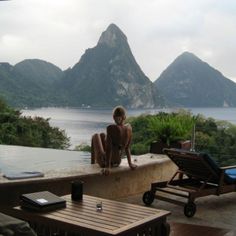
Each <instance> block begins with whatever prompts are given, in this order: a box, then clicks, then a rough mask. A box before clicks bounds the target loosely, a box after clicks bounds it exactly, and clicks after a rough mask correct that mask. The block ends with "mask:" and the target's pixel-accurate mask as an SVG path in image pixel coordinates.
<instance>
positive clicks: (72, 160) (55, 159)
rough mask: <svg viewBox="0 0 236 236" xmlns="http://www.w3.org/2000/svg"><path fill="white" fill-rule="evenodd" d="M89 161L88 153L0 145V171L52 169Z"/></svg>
mask: <svg viewBox="0 0 236 236" xmlns="http://www.w3.org/2000/svg"><path fill="white" fill-rule="evenodd" d="M89 163H90V153H88V152H80V151H79V152H78V151H65V150H57V149H48V148H32V147H22V146H11V145H0V173H4V174H6V173H11V172H17V171H42V172H43V171H49V170H50V171H52V170H55V169H56V170H57V171H58V170H60V169H65V168H70V167H74V166H75V165H78V164H79V165H84V164H89Z"/></svg>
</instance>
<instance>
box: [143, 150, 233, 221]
mask: <svg viewBox="0 0 236 236" xmlns="http://www.w3.org/2000/svg"><path fill="white" fill-rule="evenodd" d="M164 153H165V154H167V155H168V156H169V158H170V159H171V160H172V161H173V162H174V163H175V164H176V165H177V166H178V170H177V171H176V172H175V174H174V175H173V176H172V178H171V179H170V180H169V181H165V182H157V183H152V184H151V190H150V191H147V192H145V193H144V195H143V202H144V203H145V204H146V205H150V204H152V202H153V201H154V199H155V198H156V199H160V200H163V201H168V202H171V203H174V204H179V205H183V206H184V214H185V216H187V217H192V216H194V214H195V213H196V204H195V203H194V201H195V199H196V198H199V197H204V196H208V195H218V196H219V195H220V194H224V193H229V192H233V191H236V166H227V167H219V166H218V165H217V164H216V163H215V162H214V160H213V159H211V157H210V156H209V155H208V154H206V153H197V152H190V151H185V150H182V149H164ZM183 199H187V202H186V200H185V201H183Z"/></svg>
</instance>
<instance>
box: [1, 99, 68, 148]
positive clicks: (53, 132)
mask: <svg viewBox="0 0 236 236" xmlns="http://www.w3.org/2000/svg"><path fill="white" fill-rule="evenodd" d="M0 144H9V145H21V146H30V147H44V148H57V149H65V148H67V147H68V146H69V138H68V137H67V136H66V134H65V131H64V130H60V129H59V128H57V127H51V126H50V124H49V119H44V118H41V117H33V118H32V117H24V116H22V115H21V113H20V111H18V110H14V109H12V108H10V107H9V106H7V105H6V103H5V102H4V101H3V100H0Z"/></svg>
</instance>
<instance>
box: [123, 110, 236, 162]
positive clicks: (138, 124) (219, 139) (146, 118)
mask: <svg viewBox="0 0 236 236" xmlns="http://www.w3.org/2000/svg"><path fill="white" fill-rule="evenodd" d="M128 122H129V123H130V124H131V125H132V128H133V139H132V146H131V150H132V153H133V154H143V153H145V152H148V150H149V147H150V144H151V143H152V142H154V141H158V140H161V141H163V142H166V143H171V142H173V141H178V140H187V139H191V136H192V131H193V126H194V125H195V150H196V151H198V152H207V153H208V154H210V155H211V156H212V157H213V158H214V159H215V161H216V162H217V163H218V164H219V165H221V166H225V165H232V164H236V126H235V125H233V124H231V123H229V122H227V121H216V120H214V119H213V118H205V117H203V116H202V115H197V116H194V115H192V114H191V113H190V112H187V111H185V110H180V111H178V112H172V113H164V112H161V113H158V114H155V115H141V116H138V117H131V118H129V119H128Z"/></svg>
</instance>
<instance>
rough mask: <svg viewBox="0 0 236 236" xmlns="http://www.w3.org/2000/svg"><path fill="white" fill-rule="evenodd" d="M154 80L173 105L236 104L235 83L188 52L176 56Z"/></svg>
mask: <svg viewBox="0 0 236 236" xmlns="http://www.w3.org/2000/svg"><path fill="white" fill-rule="evenodd" d="M154 83H155V85H156V87H157V88H158V89H159V90H161V91H162V93H163V95H164V96H165V97H166V98H167V100H168V101H169V103H170V104H171V105H172V106H184V107H233V106H234V107H235V106H236V83H234V82H233V81H231V80H229V79H227V78H226V77H224V76H223V75H222V74H221V72H219V71H218V70H216V69H214V68H213V67H211V66H210V65H208V64H207V63H206V62H204V61H202V60H200V59H199V58H198V57H196V56H195V55H194V54H192V53H189V52H184V53H183V54H181V55H180V56H179V57H177V58H176V59H175V60H174V62H173V63H171V64H170V65H169V66H168V67H167V69H166V70H165V71H163V73H162V74H161V75H160V77H159V78H158V79H157V80H156V81H155V82H154Z"/></svg>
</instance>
